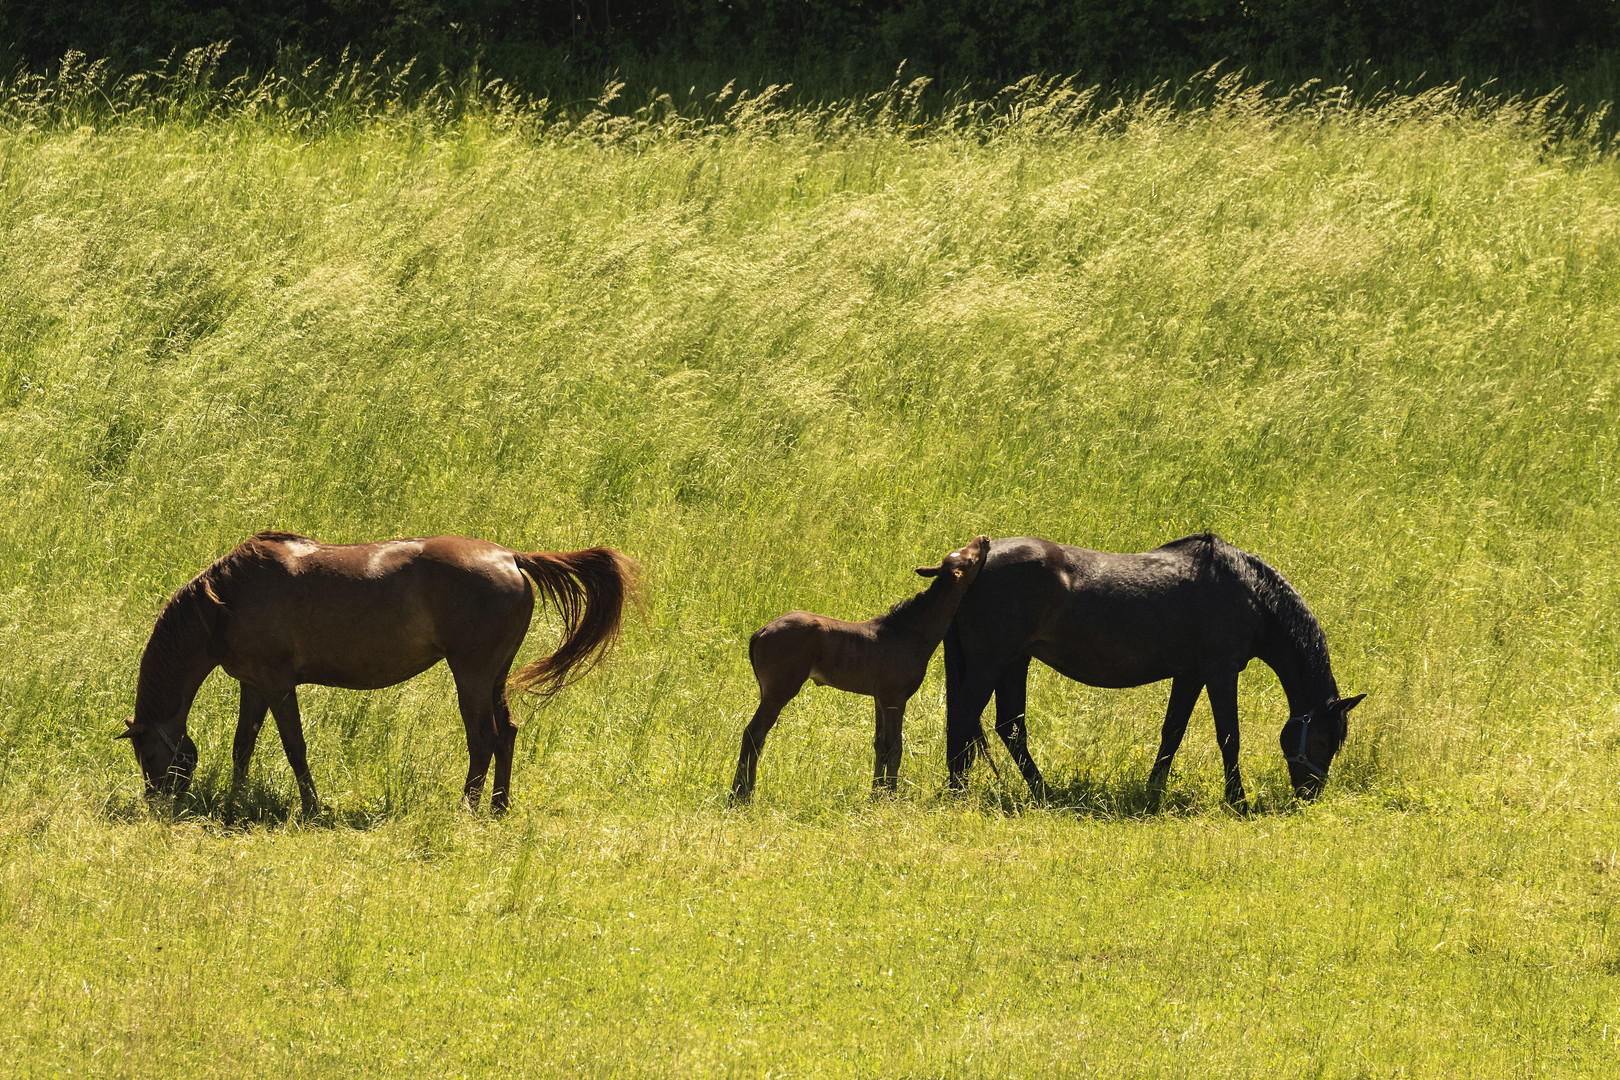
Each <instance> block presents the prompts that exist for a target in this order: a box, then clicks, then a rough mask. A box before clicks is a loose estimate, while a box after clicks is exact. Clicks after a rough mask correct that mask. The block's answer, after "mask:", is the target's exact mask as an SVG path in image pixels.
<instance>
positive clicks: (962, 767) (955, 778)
mask: <svg viewBox="0 0 1620 1080" xmlns="http://www.w3.org/2000/svg"><path fill="white" fill-rule="evenodd" d="M966 684H967V657H965V656H964V655H963V653H962V635H961V634H960V633H959V632H958V631H957V629H956V623H955V622H954V621H952V623H951V625H950V628H949V629H948V630H946V631H945V766H946V768H947V769H949V770H950V774H951V787H953V788H960V787H963V786H964V785H965V784H966V783H967V771H968V769H969V768H971V767H972V765H973V759H974V757H975V756H976V755H977V753H978V751H979V748H980V747H983V748H984V749H986V750H988V749H989V743H988V740H986V739H985V736H984V726H983V725H982V724H981V723H980V722H979V717H978V716H977V715H975V714H974V713H973V712H972V710H970V709H968V708H967V701H966V690H967V685H966Z"/></svg>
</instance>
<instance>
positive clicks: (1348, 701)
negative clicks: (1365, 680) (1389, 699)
mask: <svg viewBox="0 0 1620 1080" xmlns="http://www.w3.org/2000/svg"><path fill="white" fill-rule="evenodd" d="M1366 696H1367V695H1366V694H1357V695H1356V696H1355V697H1347V698H1340V699H1339V700H1338V701H1335V702H1334V703H1333V707H1334V708H1335V709H1337V710H1338V711H1339V715H1340V716H1343V715H1344V714H1345V713H1347V712H1349V711H1350V710H1351V709H1353V708H1355V707H1356V706H1357V705H1360V704H1361V699H1362V698H1364V697H1366Z"/></svg>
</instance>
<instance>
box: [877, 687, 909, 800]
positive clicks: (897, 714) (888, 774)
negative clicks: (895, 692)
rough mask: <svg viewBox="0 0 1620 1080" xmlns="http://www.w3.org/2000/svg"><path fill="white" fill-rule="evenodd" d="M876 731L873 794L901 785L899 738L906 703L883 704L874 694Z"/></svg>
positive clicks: (896, 788)
mask: <svg viewBox="0 0 1620 1080" xmlns="http://www.w3.org/2000/svg"><path fill="white" fill-rule="evenodd" d="M872 702H873V705H874V710H873V711H874V712H875V714H876V718H877V731H876V734H874V735H873V737H872V797H873V798H876V797H877V796H879V795H885V794H888V795H892V794H893V793H894V792H895V791H896V790H898V789H899V786H900V750H901V745H902V744H901V738H902V733H903V730H904V728H905V723H906V703H905V702H904V701H902V702H900V704H898V705H889V704H885V703H884V700H883V699H882V698H877V697H875V698H873V699H872Z"/></svg>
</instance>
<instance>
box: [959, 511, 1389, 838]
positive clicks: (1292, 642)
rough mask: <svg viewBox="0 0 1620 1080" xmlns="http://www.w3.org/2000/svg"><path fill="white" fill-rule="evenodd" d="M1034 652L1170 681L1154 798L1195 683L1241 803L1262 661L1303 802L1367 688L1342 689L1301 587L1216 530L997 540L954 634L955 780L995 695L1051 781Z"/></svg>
mask: <svg viewBox="0 0 1620 1080" xmlns="http://www.w3.org/2000/svg"><path fill="white" fill-rule="evenodd" d="M1031 657H1034V658H1035V659H1037V660H1040V661H1041V662H1042V663H1044V664H1046V665H1047V666H1049V667H1051V668H1053V669H1054V670H1056V671H1059V672H1061V673H1062V674H1064V675H1067V676H1068V677H1069V678H1071V679H1075V680H1077V681H1079V682H1083V683H1088V684H1090V685H1092V686H1106V687H1113V688H1122V687H1127V686H1142V685H1144V684H1146V683H1150V682H1158V681H1159V680H1160V679H1170V680H1172V682H1171V684H1170V705H1169V707H1168V708H1167V709H1166V710H1165V714H1164V733H1163V737H1162V739H1161V741H1160V744H1159V756H1158V759H1157V760H1156V761H1155V762H1154V765H1153V771H1152V773H1151V774H1150V775H1149V777H1148V789H1149V791H1150V793H1151V797H1152V799H1153V802H1154V804H1155V805H1157V803H1158V801H1159V798H1160V796H1161V794H1162V792H1163V790H1164V784H1165V780H1166V779H1167V778H1168V777H1169V775H1170V762H1171V759H1173V758H1174V757H1175V755H1176V749H1177V748H1178V747H1179V746H1180V745H1181V738H1182V736H1183V735H1185V734H1186V732H1187V720H1188V718H1189V717H1190V716H1191V715H1192V710H1193V705H1194V704H1196V703H1197V701H1198V692H1199V691H1200V690H1203V689H1205V688H1208V690H1209V703H1210V707H1211V709H1212V710H1213V711H1214V713H1215V738H1216V740H1217V742H1219V744H1220V748H1221V758H1222V760H1223V761H1224V763H1225V765H1226V801H1227V802H1228V803H1230V804H1232V805H1233V806H1235V807H1237V808H1238V809H1240V810H1246V809H1247V808H1248V799H1247V796H1246V795H1245V794H1244V791H1243V781H1242V779H1241V778H1240V777H1239V776H1238V713H1237V680H1238V673H1239V672H1241V671H1242V670H1243V669H1244V667H1246V666H1247V665H1248V663H1249V661H1250V660H1252V659H1254V658H1255V657H1259V658H1260V659H1261V660H1263V661H1265V662H1266V664H1267V665H1269V666H1270V667H1271V669H1272V670H1273V671H1275V672H1276V673H1277V678H1278V680H1279V681H1280V682H1281V683H1282V688H1283V692H1284V693H1285V694H1287V695H1288V711H1289V712H1290V713H1291V715H1290V716H1289V718H1288V721H1287V722H1286V723H1285V724H1283V729H1282V748H1283V757H1284V760H1286V761H1287V762H1288V774H1289V779H1290V780H1291V781H1292V783H1293V785H1294V793H1295V794H1296V795H1298V796H1299V797H1300V798H1301V799H1312V798H1315V797H1316V795H1317V793H1318V792H1320V791H1321V789H1322V785H1323V783H1325V782H1326V780H1327V774H1328V767H1329V765H1331V764H1332V762H1333V755H1334V754H1335V753H1337V752H1338V750H1339V748H1340V747H1341V746H1342V745H1343V744H1344V738H1345V734H1346V731H1347V725H1346V721H1345V716H1346V714H1347V713H1349V711H1350V710H1351V709H1353V708H1354V707H1355V706H1356V705H1357V704H1358V703H1359V702H1360V701H1361V699H1362V698H1363V697H1366V695H1365V694H1358V695H1357V696H1355V697H1352V698H1341V697H1339V686H1338V683H1336V682H1334V681H1333V669H1332V666H1331V665H1330V664H1329V663H1328V652H1327V639H1326V638H1325V637H1324V636H1323V634H1322V628H1321V626H1320V625H1318V623H1317V621H1316V617H1315V616H1314V615H1312V614H1311V612H1310V609H1309V608H1307V607H1306V606H1305V601H1304V600H1302V599H1300V595H1299V593H1298V592H1296V591H1295V590H1294V587H1293V586H1292V585H1290V584H1289V583H1288V581H1287V579H1286V578H1284V577H1283V576H1282V575H1281V574H1280V573H1278V572H1277V571H1276V570H1274V569H1272V568H1271V567H1270V566H1268V565H1266V564H1265V563H1264V562H1263V561H1261V559H1260V558H1259V557H1257V556H1255V555H1251V554H1249V553H1248V552H1246V551H1240V550H1238V549H1237V548H1235V547H1233V546H1232V545H1231V544H1228V543H1227V542H1226V541H1224V540H1222V539H1221V538H1220V537H1218V536H1215V535H1214V534H1212V533H1202V534H1199V535H1197V536H1187V537H1183V538H1182V539H1180V540H1175V541H1172V542H1171V543H1168V544H1165V545H1164V546H1163V547H1160V548H1155V549H1154V550H1152V551H1145V552H1142V553H1140V554H1130V555H1116V554H1112V553H1110V552H1104V551H1088V550H1086V549H1085V548H1077V547H1069V546H1067V545H1065V544H1054V543H1052V542H1050V541H1047V540H1037V539H1034V538H1033V537H1027V536H1021V537H1017V538H1015V539H1011V540H995V541H992V542H991V544H990V555H989V558H988V559H987V560H986V561H985V564H984V569H983V570H981V571H980V572H979V577H978V580H977V581H975V582H974V583H973V585H972V587H971V588H969V589H968V591H967V593H966V595H964V596H963V597H962V603H961V606H960V607H959V608H957V611H956V619H955V621H954V622H952V623H951V628H950V630H949V631H948V632H947V633H946V635H945V717H946V718H945V744H946V756H947V764H948V765H949V768H950V776H951V786H952V787H956V788H960V787H962V786H963V785H964V783H965V782H966V773H967V769H968V767H969V766H970V765H972V764H973V758H974V753H975V751H976V750H977V749H978V748H979V747H980V746H984V745H985V735H984V728H983V727H982V726H980V723H979V717H980V714H982V713H983V712H984V707H985V705H987V704H988V703H989V701H990V695H991V694H992V693H993V694H995V697H996V733H997V734H998V735H1000V736H1001V739H1002V741H1003V742H1005V743H1006V744H1007V749H1008V750H1009V751H1010V752H1011V753H1012V757H1013V760H1014V761H1016V762H1017V763H1018V768H1019V769H1020V770H1021V771H1022V772H1023V774H1024V779H1025V780H1026V781H1027V782H1028V784H1029V788H1030V791H1031V792H1032V793H1034V794H1035V796H1036V797H1037V798H1044V797H1045V794H1046V784H1045V781H1044V780H1043V779H1042V778H1041V771H1040V769H1038V768H1037V767H1036V765H1035V762H1034V760H1033V759H1032V758H1031V757H1030V756H1029V747H1028V745H1027V744H1026V742H1025V737H1026V731H1025V721H1024V696H1025V682H1026V680H1027V678H1028V675H1029V661H1030V658H1031Z"/></svg>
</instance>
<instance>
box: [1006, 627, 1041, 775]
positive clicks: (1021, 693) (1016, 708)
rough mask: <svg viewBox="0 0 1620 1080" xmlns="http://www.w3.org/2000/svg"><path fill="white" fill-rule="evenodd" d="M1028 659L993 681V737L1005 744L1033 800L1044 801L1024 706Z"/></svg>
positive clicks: (1018, 661)
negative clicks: (994, 685)
mask: <svg viewBox="0 0 1620 1080" xmlns="http://www.w3.org/2000/svg"><path fill="white" fill-rule="evenodd" d="M1028 686H1029V657H1027V656H1020V657H1019V658H1018V659H1016V660H1014V661H1013V662H1012V663H1011V664H1008V665H1007V668H1006V670H1005V671H1003V672H1002V673H1001V678H999V679H997V680H996V734H997V735H1000V736H1001V741H1002V742H1004V743H1006V744H1007V752H1008V753H1009V754H1011V755H1012V759H1013V761H1014V762H1015V763H1016V764H1017V765H1018V771H1019V772H1021V773H1023V774H1024V783H1026V784H1028V785H1029V793H1030V794H1031V795H1033V796H1035V798H1037V799H1040V800H1042V801H1044V800H1045V799H1046V779H1045V778H1044V777H1042V776H1041V770H1040V769H1039V768H1038V767H1036V765H1035V759H1034V758H1032V757H1030V755H1029V723H1028V721H1027V719H1026V717H1025V715H1024V707H1025V704H1026V702H1027V699H1028V694H1029V689H1028Z"/></svg>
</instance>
